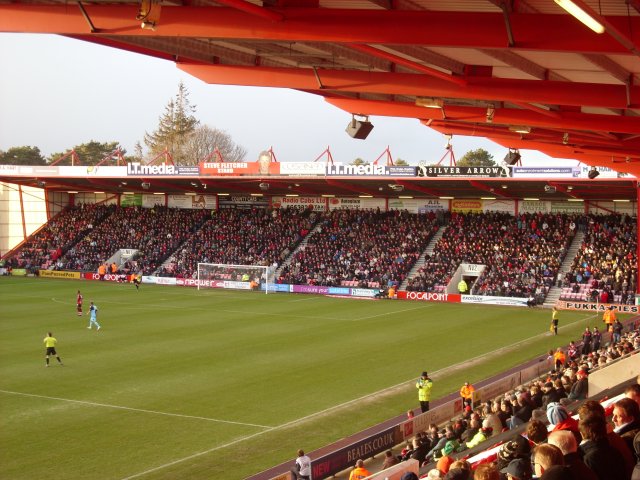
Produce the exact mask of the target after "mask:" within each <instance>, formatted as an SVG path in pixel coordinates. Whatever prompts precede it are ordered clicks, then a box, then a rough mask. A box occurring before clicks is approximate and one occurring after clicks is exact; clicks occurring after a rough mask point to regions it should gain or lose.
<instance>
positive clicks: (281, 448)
mask: <svg viewBox="0 0 640 480" xmlns="http://www.w3.org/2000/svg"><path fill="white" fill-rule="evenodd" d="M78 289H80V290H81V291H82V293H83V295H84V300H85V306H84V311H85V313H86V311H87V310H88V306H89V302H90V301H91V300H93V301H94V302H95V303H96V305H97V306H98V308H99V312H98V321H99V322H100V323H101V325H102V329H101V330H100V331H99V332H98V331H96V330H95V329H91V330H89V329H87V326H88V323H89V322H88V318H89V317H88V316H86V315H84V316H82V317H78V316H77V315H76V308H75V300H76V290H78ZM0 304H1V306H2V307H1V309H0V413H1V415H0V440H1V443H0V478H3V479H11V480H19V479H29V480H32V479H34V478H49V477H51V478H64V479H92V480H102V479H120V480H123V479H133V478H139V479H178V478H180V479H187V478H188V479H225V480H226V479H228V480H234V479H242V478H246V477H248V476H250V475H252V474H255V473H257V472H259V471H262V470H265V469H267V468H269V467H271V466H274V465H276V464H278V463H280V462H283V461H287V460H292V459H293V458H295V453H296V450H297V449H298V448H303V449H304V450H305V451H308V452H311V451H313V450H314V449H317V448H319V447H321V446H324V445H326V444H328V443H331V442H333V441H336V440H338V439H341V438H343V437H345V436H349V435H350V434H353V433H355V432H357V431H360V430H363V429H365V428H367V427H370V426H372V425H374V424H376V423H379V422H382V421H384V420H387V419H389V418H391V417H394V416H396V415H399V414H402V413H403V412H406V411H407V409H409V408H416V407H417V406H418V401H417V393H416V389H415V385H414V384H415V380H416V378H417V377H418V376H419V374H420V372H422V371H423V370H428V371H429V372H430V374H431V376H432V378H433V379H434V389H433V394H434V398H438V397H441V396H444V395H446V394H448V393H450V392H452V391H457V389H458V388H459V387H460V385H461V384H462V383H463V382H464V381H466V380H468V381H471V382H477V381H480V380H482V379H484V378H487V377H489V376H490V375H492V374H494V373H497V372H501V371H503V370H505V369H507V368H509V367H511V366H513V365H516V364H519V363H521V362H523V361H525V360H528V359H531V358H533V357H536V356H539V355H541V354H543V353H544V352H546V351H548V350H549V349H550V348H555V347H557V346H560V345H565V344H567V343H568V342H569V340H572V339H577V338H578V337H579V336H580V333H581V331H582V330H584V328H585V325H589V326H593V325H598V326H600V325H601V324H602V322H601V319H600V317H598V318H595V317H594V316H592V315H589V314H587V313H584V312H561V316H560V335H558V337H552V336H550V335H549V333H548V327H549V322H550V317H551V312H550V311H549V310H545V309H542V308H536V309H524V308H510V307H494V306H477V305H461V304H439V303H427V302H409V301H391V300H354V299H343V298H330V297H322V296H315V295H296V294H272V295H265V294H264V293H258V292H243V291H229V290H202V291H197V290H196V289H192V288H178V287H163V286H151V285H143V286H142V287H141V288H140V290H139V291H137V290H136V289H135V287H134V286H133V285H130V284H114V283H102V282H88V281H74V280H50V279H46V280H45V279H38V278H18V277H1V278H0ZM48 331H51V332H52V333H53V336H54V337H56V338H57V339H58V345H57V350H58V353H59V355H60V356H61V358H62V361H63V362H64V366H60V365H58V364H57V362H56V361H55V359H52V362H51V367H50V368H45V361H44V352H45V348H44V343H43V339H44V337H45V335H46V333H47V332H48Z"/></svg>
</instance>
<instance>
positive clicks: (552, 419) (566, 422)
mask: <svg viewBox="0 0 640 480" xmlns="http://www.w3.org/2000/svg"><path fill="white" fill-rule="evenodd" d="M547 419H548V420H549V425H550V426H553V429H552V430H551V431H552V432H556V431H558V430H567V431H569V432H571V433H572V434H573V435H574V436H575V438H576V442H580V441H581V440H582V437H581V435H580V428H579V426H578V422H576V421H575V419H574V418H573V417H572V416H571V415H569V412H568V411H567V409H566V408H565V407H563V406H562V405H561V404H560V403H557V402H554V403H550V404H549V405H547Z"/></svg>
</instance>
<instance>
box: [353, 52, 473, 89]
mask: <svg viewBox="0 0 640 480" xmlns="http://www.w3.org/2000/svg"><path fill="white" fill-rule="evenodd" d="M349 46H350V47H351V48H353V49H354V50H358V51H359V52H362V53H366V54H368V55H373V56H374V57H378V58H384V59H385V60H389V61H390V62H393V63H395V64H397V65H403V66H405V67H407V68H410V69H411V70H414V71H416V72H420V73H424V74H426V75H429V76H430V77H435V78H439V79H440V80H444V81H446V82H451V83H454V84H456V85H460V86H465V85H466V84H467V82H466V80H465V79H464V78H459V77H454V76H452V75H448V74H446V73H444V72H441V71H440V70H436V69H435V68H431V67H427V66H426V65H422V64H420V63H417V62H413V61H411V60H407V59H406V58H402V57H400V56H398V55H394V54H392V53H389V52H385V51H384V50H380V49H379V48H375V47H372V46H370V45H357V44H351V45H349Z"/></svg>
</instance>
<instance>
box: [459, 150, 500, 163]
mask: <svg viewBox="0 0 640 480" xmlns="http://www.w3.org/2000/svg"><path fill="white" fill-rule="evenodd" d="M456 165H457V166H458V167H495V166H496V165H497V164H496V162H495V160H494V159H493V155H491V154H490V153H489V152H487V151H486V150H485V149H484V148H478V149H476V150H470V151H468V152H467V153H465V154H464V156H463V157H462V158H461V159H460V160H458V161H457V162H456Z"/></svg>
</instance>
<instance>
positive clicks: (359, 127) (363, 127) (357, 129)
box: [345, 120, 373, 140]
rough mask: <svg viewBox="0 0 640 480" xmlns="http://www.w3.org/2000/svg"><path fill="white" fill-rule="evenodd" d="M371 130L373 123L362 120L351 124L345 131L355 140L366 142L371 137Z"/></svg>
mask: <svg viewBox="0 0 640 480" xmlns="http://www.w3.org/2000/svg"><path fill="white" fill-rule="evenodd" d="M371 130H373V123H371V122H369V121H366V120H365V121H362V122H361V121H360V120H356V121H351V122H349V124H348V125H347V128H346V129H345V132H347V133H348V134H349V136H351V137H353V138H357V139H358V140H364V139H365V138H367V137H368V136H369V134H370V133H371Z"/></svg>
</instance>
